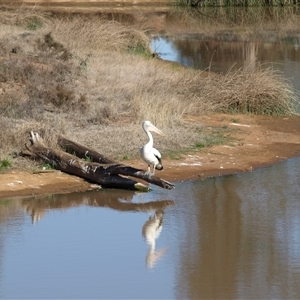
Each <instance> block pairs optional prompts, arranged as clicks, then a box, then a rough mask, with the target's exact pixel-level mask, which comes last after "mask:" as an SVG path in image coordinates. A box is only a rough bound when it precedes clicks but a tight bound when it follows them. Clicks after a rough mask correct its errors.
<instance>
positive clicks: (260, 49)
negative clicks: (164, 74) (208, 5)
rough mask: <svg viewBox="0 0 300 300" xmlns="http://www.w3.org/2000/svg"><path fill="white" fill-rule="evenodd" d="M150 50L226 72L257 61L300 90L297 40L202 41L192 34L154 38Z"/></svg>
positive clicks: (298, 46) (187, 62) (248, 66)
mask: <svg viewBox="0 0 300 300" xmlns="http://www.w3.org/2000/svg"><path fill="white" fill-rule="evenodd" d="M152 49H153V50H154V51H156V52H157V53H158V54H159V56H160V57H161V58H162V59H165V60H170V61H176V62H179V63H180V64H183V65H185V66H188V67H192V68H196V69H203V70H211V71H213V72H217V73H223V74H224V73H228V72H230V71H235V70H237V69H239V68H247V69H248V70H249V69H250V70H251V69H253V68H255V66H257V65H258V64H259V65H261V66H262V67H263V68H268V67H271V68H273V69H275V70H279V71H280V72H282V73H283V74H284V76H285V77H286V79H287V80H289V81H290V82H292V84H293V85H294V87H295V88H296V89H297V90H298V91H300V43H297V42H294V43H262V42H260V43H259V42H220V41H202V40H200V39H197V38H195V37H193V36H190V37H189V36H185V37H180V36H178V37H172V38H166V37H157V38H155V39H154V40H153V41H152Z"/></svg>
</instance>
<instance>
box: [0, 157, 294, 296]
mask: <svg viewBox="0 0 300 300" xmlns="http://www.w3.org/2000/svg"><path fill="white" fill-rule="evenodd" d="M299 168H300V159H299V158H295V159H291V160H288V161H286V162H283V163H279V164H277V165H274V166H271V167H266V168H261V169H258V170H256V171H254V172H251V173H245V174H240V175H232V176H224V177H216V178H209V179H206V180H204V181H189V182H178V183H176V188H175V189H174V190H171V191H167V190H163V189H161V188H157V187H154V190H153V191H152V192H150V193H144V194H141V193H134V192H131V191H115V190H107V191H106V190H103V191H98V192H95V191H94V192H87V193H73V194H67V195H56V196H51V197H43V198H27V199H19V200H1V202H0V204H1V205H0V224H1V225H0V298H30V299H33V298H40V299H41V298H74V299H75V298H85V299H88V298H97V299H103V298H104V299H123V298H126V299H221V298H222V299H224V298H227V299H271V298H272V299H296V298H299V296H300V285H299V282H300V219H299V215H300V201H299V194H300V174H299ZM167 200H168V201H167ZM172 201H174V203H173V202H172ZM155 211H157V218H156V219H155V218H153V214H154V212H155ZM162 212H164V214H163V213H162ZM150 214H151V215H152V219H151V220H149V217H150ZM161 218H162V227H161V226H160V224H161ZM156 229H158V233H157V235H155V233H156Z"/></svg>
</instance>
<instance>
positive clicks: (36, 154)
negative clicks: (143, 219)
mask: <svg viewBox="0 0 300 300" xmlns="http://www.w3.org/2000/svg"><path fill="white" fill-rule="evenodd" d="M29 140H30V144H29V145H28V144H26V145H25V147H24V149H22V151H21V152H20V155H22V156H27V157H30V158H33V159H37V158H38V159H42V160H43V161H45V162H47V163H49V164H51V165H52V166H53V167H54V168H56V169H59V170H61V171H63V172H65V173H68V174H71V175H75V176H79V177H81V178H84V179H86V180H89V181H92V182H95V183H98V184H100V185H101V186H103V187H108V188H121V189H131V190H132V189H133V190H143V191H146V190H149V187H147V186H145V185H143V184H142V183H140V182H137V181H135V180H132V179H130V178H128V177H127V176H131V177H136V178H140V179H143V180H145V181H147V182H149V183H152V184H154V185H157V186H160V187H162V188H164V189H173V188H174V185H173V184H172V183H170V182H168V181H165V180H163V179H161V178H159V177H157V176H155V175H153V174H151V173H149V172H145V171H143V170H140V169H136V168H133V167H130V166H126V165H123V164H120V163H117V162H115V161H113V160H111V159H108V158H106V157H105V156H103V155H101V154H100V153H97V152H96V151H94V150H90V149H88V148H86V147H84V146H81V145H79V144H77V143H75V142H72V141H70V140H67V139H63V138H62V137H59V139H58V143H59V144H60V145H64V146H65V148H69V150H70V149H71V151H72V147H73V152H74V153H77V154H78V155H79V156H81V157H82V155H80V153H81V154H82V153H86V151H88V153H89V155H88V156H89V157H90V158H91V161H84V160H82V159H81V158H79V157H77V156H75V155H72V154H70V153H67V152H65V151H62V150H60V149H52V148H49V147H47V146H46V145H45V143H44V140H43V139H42V137H41V136H40V135H39V134H38V133H36V132H31V133H30V139H29ZM74 147H75V148H74ZM74 149H77V150H75V151H74ZM80 149H81V150H80ZM82 151H83V152H82ZM83 157H86V154H84V156H83ZM100 158H101V159H100ZM95 160H96V161H102V163H99V162H95ZM103 162H105V163H103ZM122 175H123V176H122ZM124 176H126V177H124Z"/></svg>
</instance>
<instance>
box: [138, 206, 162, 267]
mask: <svg viewBox="0 0 300 300" xmlns="http://www.w3.org/2000/svg"><path fill="white" fill-rule="evenodd" d="M163 217H164V211H163V210H161V209H158V210H156V211H155V213H154V215H152V214H151V215H150V217H149V220H148V221H147V222H146V223H145V224H144V226H143V230H142V234H143V236H144V238H145V240H146V241H147V243H148V245H149V252H148V254H147V257H146V265H147V267H148V268H153V266H154V265H155V264H156V263H157V261H158V260H159V259H160V258H161V257H162V256H163V255H164V254H165V252H166V248H163V249H160V250H155V242H156V239H157V238H158V237H159V235H160V233H161V231H162V224H163Z"/></svg>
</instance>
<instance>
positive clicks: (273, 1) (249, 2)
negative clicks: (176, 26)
mask: <svg viewBox="0 0 300 300" xmlns="http://www.w3.org/2000/svg"><path fill="white" fill-rule="evenodd" d="M175 3H176V5H183V6H186V5H187V6H191V7H199V6H201V7H203V6H213V7H220V6H244V7H248V6H286V5H299V1H298V0H177V1H176V2H175Z"/></svg>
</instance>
